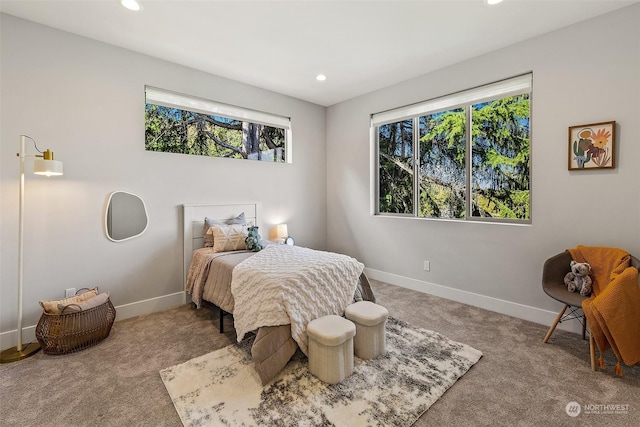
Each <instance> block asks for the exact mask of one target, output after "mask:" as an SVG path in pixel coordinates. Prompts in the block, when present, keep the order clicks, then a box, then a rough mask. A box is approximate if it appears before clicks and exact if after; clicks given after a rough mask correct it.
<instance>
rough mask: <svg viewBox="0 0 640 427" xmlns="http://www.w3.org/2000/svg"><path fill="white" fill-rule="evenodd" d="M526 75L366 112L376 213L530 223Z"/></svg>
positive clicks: (528, 84)
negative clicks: (372, 154) (369, 115)
mask: <svg viewBox="0 0 640 427" xmlns="http://www.w3.org/2000/svg"><path fill="white" fill-rule="evenodd" d="M531 80H532V75H531V74H527V75H524V76H519V77H515V78H512V79H508V80H503V81H500V82H497V83H492V84H490V85H486V86H482V87H478V88H474V89H471V90H467V91H464V92H459V93H456V94H453V95H449V96H445V97H442V98H438V99H435V100H430V101H425V102H422V103H419V104H414V105H410V106H407V107H402V108H398V109H395V110H390V111H385V112H382V113H378V114H374V115H372V120H371V121H372V127H373V132H372V135H373V136H374V138H375V141H374V145H375V149H376V159H377V165H376V177H375V188H376V192H375V197H376V202H375V213H376V214H387V215H402V216H415V217H422V218H444V219H472V220H473V219H475V220H486V221H502V222H505V221H506V222H509V221H514V222H529V221H530V219H531V215H530V204H531V195H530V179H531V173H530V131H529V129H530V103H529V101H530V96H531Z"/></svg>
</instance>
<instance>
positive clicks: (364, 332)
mask: <svg viewBox="0 0 640 427" xmlns="http://www.w3.org/2000/svg"><path fill="white" fill-rule="evenodd" d="M345 316H347V319H349V320H351V321H352V322H353V323H355V324H356V337H355V339H354V347H355V352H356V356H358V357H359V358H360V359H373V358H375V357H378V356H379V355H381V354H383V353H384V352H385V351H386V346H387V342H386V341H387V339H386V335H385V326H386V324H387V317H389V310H387V309H386V308H384V307H382V306H381V305H378V304H374V303H372V302H371V301H358V302H357V303H355V304H351V305H349V306H347V309H346V310H345Z"/></svg>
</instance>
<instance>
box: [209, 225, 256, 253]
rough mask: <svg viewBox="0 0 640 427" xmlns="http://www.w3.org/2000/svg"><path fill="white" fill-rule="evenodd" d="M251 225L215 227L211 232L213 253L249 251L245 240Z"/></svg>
mask: <svg viewBox="0 0 640 427" xmlns="http://www.w3.org/2000/svg"><path fill="white" fill-rule="evenodd" d="M250 226H251V224H234V225H214V226H213V227H211V228H210V229H209V230H210V231H211V233H212V234H213V252H229V251H242V250H245V249H247V244H246V243H245V239H246V238H247V236H248V235H249V227H250Z"/></svg>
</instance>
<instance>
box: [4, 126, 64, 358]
mask: <svg viewBox="0 0 640 427" xmlns="http://www.w3.org/2000/svg"><path fill="white" fill-rule="evenodd" d="M27 139H30V140H31V141H33V145H34V147H35V149H36V150H37V151H38V152H39V153H41V154H36V155H27V154H26V140H27ZM17 156H18V157H20V208H19V211H20V213H19V225H18V345H17V346H15V347H11V348H9V349H7V350H5V351H3V352H2V353H1V354H0V362H2V363H8V362H16V361H18V360H22V359H24V358H26V357H29V356H32V355H34V354H35V353H37V352H38V351H40V344H38V343H37V342H33V343H29V344H27V345H26V346H23V345H22V279H23V275H22V270H23V263H22V258H23V243H24V242H23V240H24V239H23V237H24V160H25V159H26V158H27V157H32V158H35V160H34V162H33V173H35V174H37V175H46V176H54V175H62V162H60V161H58V160H53V152H52V151H51V150H45V151H40V150H39V149H38V146H37V145H36V141H35V140H34V139H33V138H31V137H30V136H27V135H20V152H19V153H18V154H17Z"/></svg>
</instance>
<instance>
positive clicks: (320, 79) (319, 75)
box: [316, 74, 327, 82]
mask: <svg viewBox="0 0 640 427" xmlns="http://www.w3.org/2000/svg"><path fill="white" fill-rule="evenodd" d="M316 80H317V81H319V82H323V81H325V80H327V76H325V75H324V74H318V75H317V76H316Z"/></svg>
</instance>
